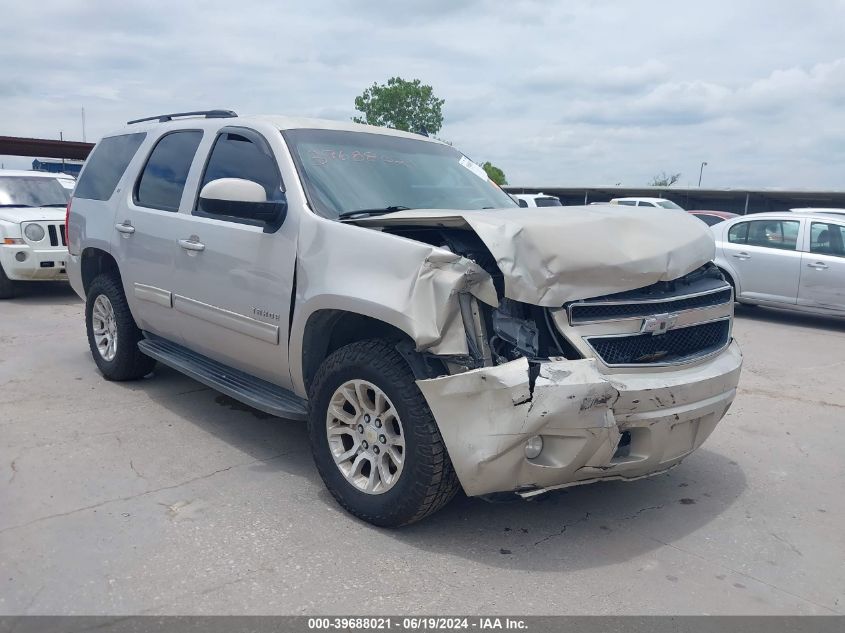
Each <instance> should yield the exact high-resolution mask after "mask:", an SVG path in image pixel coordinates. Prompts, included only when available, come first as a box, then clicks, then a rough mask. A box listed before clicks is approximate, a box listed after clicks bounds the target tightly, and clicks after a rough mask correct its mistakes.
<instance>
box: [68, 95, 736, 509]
mask: <svg viewBox="0 0 845 633" xmlns="http://www.w3.org/2000/svg"><path fill="white" fill-rule="evenodd" d="M68 235H69V251H70V261H69V262H68V264H69V265H68V267H67V271H68V275H69V278H70V281H71V283H72V285H73V287H74V289H75V290H76V292H77V293H79V295H80V296H81V297H83V298H84V299H85V301H86V307H85V318H86V326H87V331H88V340H89V343H90V347H91V352H92V354H93V356H94V360H95V361H96V364H97V366H98V367H99V369H100V371H101V372H102V373H103V375H104V376H105V377H106V378H107V379H109V380H130V379H135V378H140V377H142V376H145V375H146V374H149V373H150V372H151V371H152V370H153V367H154V365H155V363H156V361H158V362H161V363H164V364H166V365H169V366H171V367H175V368H176V369H178V370H179V371H182V372H184V373H185V374H187V375H189V376H191V377H193V378H195V379H196V380H198V381H200V382H202V383H204V384H206V385H209V386H211V387H213V388H214V389H217V390H219V391H221V392H223V393H225V394H228V395H230V396H232V397H234V398H237V399H239V400H241V401H243V402H244V403H247V404H249V405H251V406H253V407H255V408H257V409H260V410H262V411H266V412H269V413H272V414H274V415H278V416H281V417H284V418H293V419H303V420H306V419H307V421H308V431H309V435H310V441H311V447H312V450H313V454H314V459H315V461H316V464H317V468H318V470H319V472H320V475H321V476H322V478H323V480H324V482H325V484H326V486H327V487H328V489H329V490H330V491H331V493H332V494H333V495H334V497H335V498H336V499H337V501H338V502H339V503H340V504H341V505H342V506H343V507H344V508H346V509H347V510H349V511H350V512H352V513H353V514H355V515H356V516H358V517H360V518H362V519H364V520H365V521H369V522H371V523H374V524H376V525H382V526H399V525H403V524H407V523H411V522H413V521H417V520H419V519H422V518H423V517H425V516H426V515H428V514H431V513H432V512H434V511H436V510H437V509H439V508H441V507H442V506H443V505H444V504H446V503H447V502H448V501H449V499H450V498H451V497H452V496H453V495H454V494H455V492H456V490H458V488H459V487H460V488H463V490H464V491H465V492H466V494H468V495H490V494H492V493H502V492H509V493H515V494H518V495H521V496H523V497H531V496H533V495H537V494H540V493H542V492H544V491H546V490H550V489H554V488H561V487H564V486H571V485H575V484H582V483H588V482H593V481H598V480H604V479H636V478H638V477H643V476H646V475H652V474H654V473H659V472H662V471H665V470H667V469H668V468H671V467H672V466H675V465H676V464H677V463H678V462H680V461H681V460H682V459H683V458H684V457H685V456H687V455H689V454H690V453H691V452H692V451H694V450H695V449H696V448H697V447H698V446H700V445H701V443H702V442H703V441H704V440H705V439H706V438H707V436H708V435H709V434H710V433H711V432H712V431H713V428H714V427H715V426H716V424H717V423H718V421H719V420H720V419H721V418H722V416H724V414H725V412H726V411H727V409H728V407H729V406H730V404H731V401H732V400H733V398H734V394H735V392H736V386H737V381H738V379H739V372H740V366H741V363H742V357H741V354H740V352H739V349H738V348H737V345H736V344H735V343H734V342H732V337H731V324H732V318H733V297H732V291H731V288H730V286H729V285H728V284H726V283H725V281H724V280H723V278H722V276H721V274H720V273H719V271H718V270H717V269H716V268H715V267H714V266H713V265H712V264H711V263H710V260H712V259H713V256H714V245H713V238H712V237H711V235H710V233H709V231H708V229H707V227H706V226H704V225H703V224H702V223H701V222H700V221H699V220H697V219H696V218H694V217H692V216H690V215H689V214H687V213H685V212H683V211H676V210H667V209H658V208H653V209H641V210H640V211H639V212H638V213H636V214H632V213H631V212H630V211H627V210H624V209H622V208H620V209H618V210H617V209H615V208H612V207H607V206H603V207H595V206H590V207H567V209H566V212H565V213H563V212H560V213H557V212H550V211H549V209H522V208H519V207H518V206H517V205H516V203H515V202H514V201H513V200H512V199H511V198H510V197H509V196H508V195H507V194H505V193H504V192H503V191H502V190H500V189H499V188H498V187H497V186H496V185H494V184H493V183H492V182H491V181H490V180H488V178H487V176H486V174H485V173H484V171H483V170H482V169H481V168H480V167H478V166H477V165H476V164H475V163H473V162H472V161H470V160H469V159H467V158H466V157H465V156H464V155H463V154H461V153H460V152H458V151H456V150H455V149H453V148H452V147H450V146H448V145H445V144H443V143H440V142H437V141H435V140H432V139H429V138H425V137H422V136H418V135H415V134H409V133H405V132H400V131H396V130H390V129H384V128H375V127H369V126H363V125H357V124H353V123H345V122H337V121H317V120H303V119H291V118H283V117H250V118H242V117H237V115H235V113H233V112H230V111H219V110H218V111H208V112H194V113H185V114H178V115H177V114H171V115H161V116H157V117H152V118H151V119H142V120H139V121H134V122H130V124H129V125H128V126H127V127H126V128H125V129H123V130H121V131H119V132H116V133H114V134H112V135H109V136H107V137H106V138H104V139H102V140H101V141H100V142H99V143H98V144H97V146H96V148H95V149H94V151H93V153H92V155H91V156H90V157H89V159H88V161H87V163H86V165H85V167H84V169H83V171H82V174H81V176H80V179H79V182H78V185H77V187H76V190H75V193H74V196H73V200H72V202H71V206H70V212H69V226H68Z"/></svg>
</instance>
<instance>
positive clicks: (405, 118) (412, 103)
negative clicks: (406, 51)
mask: <svg viewBox="0 0 845 633" xmlns="http://www.w3.org/2000/svg"><path fill="white" fill-rule="evenodd" d="M444 103H446V100H445V99H438V98H437V97H435V96H434V91H433V90H432V88H431V86H424V85H423V84H422V83H421V82H420V80H419V79H414V80H413V81H405V80H404V79H402V78H401V77H391V78H390V79H388V80H387V83H386V84H377V83H374V84H373V85H372V86H370V87H369V88H367V89H366V90H364V92H363V94H361V95H360V96H358V97H355V109H356V110H358V111H359V112H360V113H361V114H363V116H360V117H358V116H356V117H353V118H352V120H353V121H355V122H356V123H368V124H369V125H380V126H383V127H392V128H396V129H397V130H405V131H406V132H422V131H423V130H425V131H426V132H427V133H428V134H436V133H437V132H438V131H439V130H440V128H441V127H443V110H442V108H443V104H444Z"/></svg>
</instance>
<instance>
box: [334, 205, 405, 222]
mask: <svg viewBox="0 0 845 633" xmlns="http://www.w3.org/2000/svg"><path fill="white" fill-rule="evenodd" d="M410 209H411V207H403V206H402V205H396V206H393V207H382V208H381V209H356V210H355V211H344V212H343V213H341V214H339V215H338V216H337V219H338V220H352V219H354V218H372V217H375V216H377V215H387V214H388V213H394V212H396V211H410Z"/></svg>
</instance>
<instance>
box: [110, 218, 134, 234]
mask: <svg viewBox="0 0 845 633" xmlns="http://www.w3.org/2000/svg"><path fill="white" fill-rule="evenodd" d="M114 228H116V229H117V232H118V233H123V234H124V235H132V234H133V233H134V232H135V227H134V226H132V224H131V223H130V222H129V220H124V221H123V223H122V224H115V225H114Z"/></svg>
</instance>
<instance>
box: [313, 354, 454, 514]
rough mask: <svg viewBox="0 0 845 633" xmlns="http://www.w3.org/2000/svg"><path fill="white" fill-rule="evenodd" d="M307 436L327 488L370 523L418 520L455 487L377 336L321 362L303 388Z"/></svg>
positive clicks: (400, 367) (398, 364) (407, 382)
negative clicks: (307, 387)
mask: <svg viewBox="0 0 845 633" xmlns="http://www.w3.org/2000/svg"><path fill="white" fill-rule="evenodd" d="M308 433H309V438H310V441H311V450H312V453H313V454H314V460H315V462H316V464H317V470H318V471H319V472H320V476H321V477H322V478H323V481H324V482H325V484H326V487H327V488H328V489H329V492H331V493H332V495H333V496H334V498H335V499H336V500H337V501H338V503H340V505H342V506H343V507H344V508H345V509H346V510H348V511H349V512H351V513H352V514H354V515H355V516H357V517H359V518H361V519H363V520H365V521H368V522H369V523H372V524H374V525H379V526H383V527H397V526H400V525H406V524H408V523H413V522H415V521H419V520H420V519H422V518H424V517H426V516H428V515H429V514H431V513H433V512H435V511H437V510H439V509H440V508H441V507H443V506H444V505H446V503H448V502H449V500H450V499H451V498H452V497H453V496H454V495H455V492H457V490H458V487H459V485H458V480H457V476H456V475H455V471H454V468H453V467H452V462H451V461H450V460H449V455H448V454H447V452H446V447H445V445H444V444H443V438H442V437H441V436H440V431H439V430H438V428H437V423H436V422H435V421H434V416H433V415H432V414H431V411H430V410H429V408H428V404H427V403H426V401H425V398H424V397H423V395H422V394H421V393H420V390H419V388H417V385H416V384H415V382H414V376H413V374H412V372H411V370H410V368H409V367H408V365H407V363H406V362H405V360H404V359H403V358H402V356H401V355H400V354H399V353H398V352H397V351H396V349H395V348H394V347H393V346H391V345H389V344H387V343H386V342H384V341H378V340H373V341H360V342H357V343H352V344H350V345H347V346H345V347H342V348H341V349H339V350H337V351H336V352H334V353H333V354H332V355H331V356H329V358H327V359H326V360H325V362H323V364H322V366H321V367H320V369H319V370H318V372H317V375H316V376H315V377H314V381H313V382H312V384H311V389H310V393H309V418H308Z"/></svg>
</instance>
